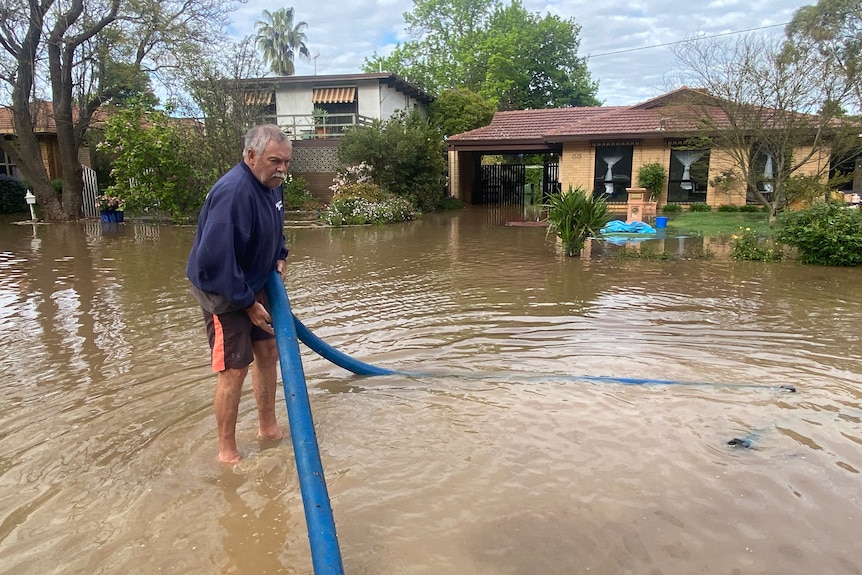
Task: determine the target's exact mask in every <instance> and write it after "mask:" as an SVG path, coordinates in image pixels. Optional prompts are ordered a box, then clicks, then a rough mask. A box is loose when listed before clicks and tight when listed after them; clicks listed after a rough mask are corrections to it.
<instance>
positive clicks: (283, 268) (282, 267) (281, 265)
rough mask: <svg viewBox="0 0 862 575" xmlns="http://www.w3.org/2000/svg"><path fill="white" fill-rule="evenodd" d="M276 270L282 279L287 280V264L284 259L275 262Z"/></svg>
mask: <svg viewBox="0 0 862 575" xmlns="http://www.w3.org/2000/svg"><path fill="white" fill-rule="evenodd" d="M275 271H277V272H278V275H280V276H281V280H282V281H286V280H287V264H285V262H284V260H278V261H277V262H275Z"/></svg>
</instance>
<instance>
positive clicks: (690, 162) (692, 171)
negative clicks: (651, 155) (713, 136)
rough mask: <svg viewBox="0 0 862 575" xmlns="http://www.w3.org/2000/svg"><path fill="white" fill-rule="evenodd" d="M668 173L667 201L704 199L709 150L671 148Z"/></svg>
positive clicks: (697, 200)
mask: <svg viewBox="0 0 862 575" xmlns="http://www.w3.org/2000/svg"><path fill="white" fill-rule="evenodd" d="M668 174H669V175H668V181H667V201H668V203H674V202H676V203H688V202H704V201H706V187H707V184H708V181H709V150H693V149H688V148H683V149H680V148H672V149H671V152H670V166H669V169H668Z"/></svg>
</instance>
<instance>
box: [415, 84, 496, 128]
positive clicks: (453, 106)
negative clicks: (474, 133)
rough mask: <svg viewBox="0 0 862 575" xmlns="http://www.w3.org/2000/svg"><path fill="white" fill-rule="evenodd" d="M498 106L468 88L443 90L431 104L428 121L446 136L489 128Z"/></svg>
mask: <svg viewBox="0 0 862 575" xmlns="http://www.w3.org/2000/svg"><path fill="white" fill-rule="evenodd" d="M496 110H497V106H496V104H495V103H494V102H493V101H492V100H489V99H487V98H485V97H483V96H481V95H479V94H477V93H475V92H472V91H470V90H468V89H467V88H458V89H456V90H443V91H442V92H441V93H440V95H438V96H437V98H436V99H435V100H434V101H433V102H431V105H430V106H429V110H428V120H429V121H430V122H431V124H432V125H433V126H435V127H436V128H437V129H439V130H440V132H441V133H442V134H443V135H444V136H451V135H452V134H460V133H461V132H466V131H468V130H474V129H476V128H481V127H483V126H487V125H488V124H490V123H491V120H493V119H494V112H495V111H496Z"/></svg>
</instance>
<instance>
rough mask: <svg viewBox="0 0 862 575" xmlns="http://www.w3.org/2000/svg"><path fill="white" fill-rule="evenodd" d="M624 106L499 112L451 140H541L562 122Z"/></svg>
mask: <svg viewBox="0 0 862 575" xmlns="http://www.w3.org/2000/svg"><path fill="white" fill-rule="evenodd" d="M624 109H625V107H622V106H608V107H600V106H590V107H584V108H551V109H543V110H515V111H510V112H497V113H496V114H494V119H493V120H491V123H490V124H488V125H487V126H485V127H482V128H477V129H475V130H470V131H469V132H463V133H461V134H454V135H452V136H450V137H449V140H450V141H460V140H464V141H469V140H501V141H504V140H518V141H522V140H537V141H542V140H543V139H544V137H545V134H547V133H548V132H550V131H552V130H554V129H555V128H557V127H559V126H561V125H568V124H577V123H579V122H584V121H587V120H590V119H592V118H597V117H601V116H604V115H607V114H610V113H612V112H614V111H617V110H624Z"/></svg>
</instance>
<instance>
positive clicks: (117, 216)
mask: <svg viewBox="0 0 862 575" xmlns="http://www.w3.org/2000/svg"><path fill="white" fill-rule="evenodd" d="M96 207H98V208H99V215H100V216H101V218H102V221H103V222H122V221H123V219H124V217H123V211H124V210H125V207H126V203H125V201H124V200H123V199H122V198H118V197H117V196H106V195H104V194H103V195H100V196H99V197H98V198H96Z"/></svg>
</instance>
